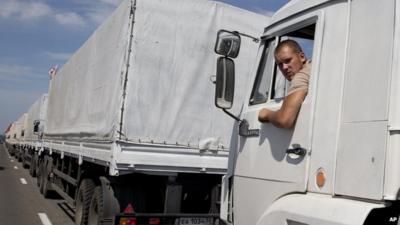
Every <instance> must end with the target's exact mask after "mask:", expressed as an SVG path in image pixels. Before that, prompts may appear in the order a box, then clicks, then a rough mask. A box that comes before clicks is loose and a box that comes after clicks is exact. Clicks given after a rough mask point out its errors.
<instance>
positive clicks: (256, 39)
mask: <svg viewBox="0 0 400 225" xmlns="http://www.w3.org/2000/svg"><path fill="white" fill-rule="evenodd" d="M233 33H237V34H239V35H241V36H243V37H248V38H251V39H253V41H254V42H255V43H258V42H260V39H258V38H256V37H253V36H251V35H248V34H244V33H240V32H238V31H233Z"/></svg>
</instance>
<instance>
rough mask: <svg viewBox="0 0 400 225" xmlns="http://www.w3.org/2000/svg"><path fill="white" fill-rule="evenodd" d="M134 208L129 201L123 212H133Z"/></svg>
mask: <svg viewBox="0 0 400 225" xmlns="http://www.w3.org/2000/svg"><path fill="white" fill-rule="evenodd" d="M134 212H135V209H134V208H133V206H132V205H131V204H130V203H129V204H128V206H127V207H126V208H125V209H124V213H134Z"/></svg>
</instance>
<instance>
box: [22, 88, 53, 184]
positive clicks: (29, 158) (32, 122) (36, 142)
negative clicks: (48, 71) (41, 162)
mask: <svg viewBox="0 0 400 225" xmlns="http://www.w3.org/2000/svg"><path fill="white" fill-rule="evenodd" d="M46 114H47V94H42V95H41V96H40V97H39V99H37V100H36V101H35V103H33V105H32V106H31V107H30V108H29V110H28V111H27V113H26V128H25V132H24V133H25V135H24V140H23V141H20V158H21V161H22V165H23V167H24V168H29V174H30V175H31V176H33V177H35V176H36V174H37V172H38V170H39V167H38V157H39V151H40V150H41V148H42V146H43V143H42V141H43V133H44V127H45V124H46Z"/></svg>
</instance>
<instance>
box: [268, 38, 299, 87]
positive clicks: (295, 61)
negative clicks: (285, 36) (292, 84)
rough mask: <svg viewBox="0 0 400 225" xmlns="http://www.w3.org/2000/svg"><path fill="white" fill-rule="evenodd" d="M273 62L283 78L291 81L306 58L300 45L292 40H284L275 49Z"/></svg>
mask: <svg viewBox="0 0 400 225" xmlns="http://www.w3.org/2000/svg"><path fill="white" fill-rule="evenodd" d="M275 61H276V64H277V65H278V67H279V69H280V70H281V72H282V73H283V75H284V76H285V78H286V79H287V80H289V81H291V80H292V79H293V77H294V75H295V74H296V73H297V72H299V71H300V70H301V69H302V68H303V65H304V63H305V62H306V61H307V58H306V56H305V54H304V52H303V50H302V49H301V47H300V45H299V44H298V43H297V42H296V41H294V40H285V41H282V42H280V43H279V44H278V46H277V47H276V48H275Z"/></svg>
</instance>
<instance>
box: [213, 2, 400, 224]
mask: <svg viewBox="0 0 400 225" xmlns="http://www.w3.org/2000/svg"><path fill="white" fill-rule="evenodd" d="M239 37H240V35H238V34H237V32H227V31H225V32H220V35H219V37H218V40H221V41H219V42H218V43H226V42H237V40H238V38H239ZM261 39H262V41H261V44H260V51H259V54H258V59H257V61H256V64H255V66H254V67H253V68H252V69H250V67H248V68H249V70H252V71H253V72H252V75H251V77H252V78H251V79H252V80H253V82H251V84H250V85H249V86H248V87H247V89H246V97H245V100H244V101H243V111H242V112H241V114H234V117H236V118H237V120H238V122H237V123H236V125H235V128H234V130H235V132H232V134H233V135H232V142H231V145H230V147H231V149H230V151H229V153H230V156H229V163H228V172H227V175H226V176H224V181H223V185H222V199H221V218H222V219H223V220H224V221H225V222H226V223H227V224H235V225H248V224H255V225H339V224H340V225H358V224H359V225H362V224H364V225H369V224H384V225H386V224H396V225H398V224H400V222H399V214H400V207H399V199H400V197H399V190H400V176H399V174H400V145H399V143H400V139H399V138H400V135H399V134H400V129H399V128H400V124H399V122H400V114H399V109H400V92H399V90H400V89H399V87H400V71H399V68H400V67H399V65H400V61H399V59H400V57H399V53H400V1H398V0H385V1H378V0H312V1H310V0H296V1H291V2H289V3H288V4H287V5H285V6H284V7H283V8H281V9H280V10H279V11H278V12H276V14H275V15H274V16H273V17H272V19H271V23H269V24H266V28H265V31H264V33H263V36H262V38H261ZM287 39H292V40H296V41H297V42H298V43H300V45H302V47H303V49H304V52H306V54H307V57H308V59H310V60H311V64H312V69H311V75H310V83H309V87H308V93H307V96H306V98H305V100H304V101H303V103H302V105H301V109H300V112H299V114H298V117H297V121H296V124H295V126H294V128H292V129H282V128H277V127H275V126H274V125H272V124H271V123H261V122H259V120H258V114H259V112H260V110H261V109H262V108H267V109H270V110H278V109H280V107H281V106H282V102H283V101H282V100H283V99H284V98H285V87H286V85H285V84H284V83H285V82H284V81H285V80H284V79H283V78H282V74H281V73H280V72H279V69H278V68H277V66H276V63H275V57H274V50H275V47H276V46H277V44H278V43H279V42H281V41H283V40H287ZM218 46H220V44H217V47H216V49H220V50H221V49H222V50H224V48H219V47H218ZM228 47H229V46H228ZM236 49H239V48H238V47H235V48H226V49H225V53H224V51H217V52H218V53H219V54H221V55H222V56H221V60H219V61H218V62H219V65H218V68H219V71H218V72H217V84H218V85H217V90H216V93H217V95H216V99H217V100H216V102H217V106H218V107H220V108H223V109H224V110H225V111H228V112H229V107H230V105H231V104H233V101H232V99H231V98H229V96H232V95H233V92H234V89H235V88H236V87H233V86H232V85H230V83H232V82H234V69H236V70H238V69H240V66H239V65H238V64H236V67H235V65H234V63H233V62H235V60H234V59H232V58H233V57H232V56H234V55H235V54H237V53H235V52H236ZM229 50H231V51H229ZM242 50H243V48H240V51H242ZM239 55H240V54H239ZM281 81H283V84H282V82H281ZM235 91H238V92H240V91H242V90H237V89H235ZM282 93H283V94H282Z"/></svg>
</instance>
